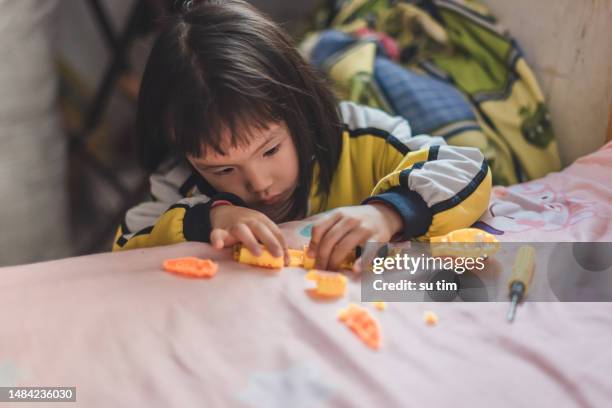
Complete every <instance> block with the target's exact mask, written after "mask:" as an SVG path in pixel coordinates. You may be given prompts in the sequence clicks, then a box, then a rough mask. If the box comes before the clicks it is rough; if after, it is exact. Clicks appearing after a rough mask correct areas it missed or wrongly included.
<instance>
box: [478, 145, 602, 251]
mask: <svg viewBox="0 0 612 408" xmlns="http://www.w3.org/2000/svg"><path fill="white" fill-rule="evenodd" d="M611 220H612V142H610V143H608V144H607V145H605V146H604V147H602V148H601V149H600V150H599V151H597V152H595V153H593V154H590V155H588V156H585V157H583V158H581V159H578V160H577V161H576V162H575V163H573V164H572V165H571V166H570V167H568V168H566V169H565V170H563V171H562V172H559V173H552V174H549V175H548V176H546V177H544V178H541V179H538V180H535V181H532V182H529V183H523V184H518V185H515V186H512V187H507V188H506V187H495V188H494V189H493V198H492V200H491V204H490V205H489V209H488V211H487V212H486V214H485V215H484V216H483V217H482V219H481V222H479V223H478V224H477V226H479V227H480V228H483V229H486V230H488V231H489V232H492V233H494V234H497V235H499V237H498V238H499V239H500V240H501V241H532V242H535V241H554V242H560V241H612V222H611Z"/></svg>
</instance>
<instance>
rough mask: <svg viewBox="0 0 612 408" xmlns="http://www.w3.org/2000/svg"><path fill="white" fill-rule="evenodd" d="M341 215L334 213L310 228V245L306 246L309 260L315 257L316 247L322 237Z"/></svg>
mask: <svg viewBox="0 0 612 408" xmlns="http://www.w3.org/2000/svg"><path fill="white" fill-rule="evenodd" d="M341 218H342V215H341V214H340V213H339V212H335V213H333V214H331V215H330V216H328V217H324V218H323V219H322V220H321V221H319V222H315V223H314V224H313V226H312V232H311V234H310V244H309V245H308V256H309V257H311V258H315V257H317V253H318V246H319V243H320V242H321V239H322V238H323V236H324V235H325V234H326V233H327V231H328V230H329V229H330V228H331V227H333V226H334V224H336V223H337V222H338V221H339V220H340V219H341Z"/></svg>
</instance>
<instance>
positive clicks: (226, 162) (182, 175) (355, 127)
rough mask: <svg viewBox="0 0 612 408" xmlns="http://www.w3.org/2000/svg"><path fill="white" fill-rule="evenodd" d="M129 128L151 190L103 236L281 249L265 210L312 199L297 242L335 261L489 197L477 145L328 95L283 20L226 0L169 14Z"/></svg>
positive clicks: (134, 242)
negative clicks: (419, 132) (417, 129)
mask: <svg viewBox="0 0 612 408" xmlns="http://www.w3.org/2000/svg"><path fill="white" fill-rule="evenodd" d="M138 135H139V136H138V137H139V145H140V147H141V152H140V153H141V157H142V158H143V159H144V164H145V166H146V167H147V168H149V169H151V170H155V172H154V173H153V175H152V176H151V200H150V201H148V202H145V203H142V204H140V205H138V206H136V207H134V208H132V209H131V210H129V211H128V212H127V214H126V216H125V220H124V222H123V223H122V224H121V226H120V228H119V231H118V233H117V239H116V241H115V243H114V245H113V249H114V250H120V249H131V248H140V247H148V246H156V245H166V244H172V243H177V242H182V241H201V242H210V243H211V244H212V245H213V247H215V248H218V249H220V248H223V247H227V246H230V245H233V244H235V243H238V242H241V243H243V244H244V245H245V246H246V247H247V248H249V249H250V250H251V251H252V252H254V253H256V254H259V253H260V252H261V249H260V245H259V243H261V244H263V245H264V246H265V247H266V248H267V249H268V250H269V251H270V252H271V253H273V254H274V255H277V256H281V255H282V254H283V251H284V252H285V255H286V245H285V241H284V238H283V235H282V234H281V231H280V229H279V227H278V225H277V224H278V223H281V222H284V221H289V220H295V219H302V218H305V217H309V216H312V215H314V214H320V213H323V212H324V213H323V214H320V215H319V216H317V217H316V218H314V219H313V224H314V225H313V229H312V239H311V242H310V246H309V252H310V255H311V256H314V257H315V258H316V259H317V268H320V269H336V268H337V267H338V265H339V264H340V263H341V262H342V260H344V259H345V257H346V256H347V255H348V254H349V253H350V252H351V251H352V250H353V249H354V248H355V247H357V246H359V245H363V244H364V243H365V242H366V241H378V242H389V241H391V240H408V239H411V238H419V237H421V238H427V237H431V236H436V235H441V234H445V233H447V232H450V231H452V230H454V229H457V228H463V227H467V226H469V225H471V224H472V223H473V222H474V221H476V220H477V219H478V217H479V216H480V215H481V214H482V213H483V212H484V210H485V209H486V207H487V204H488V202H489V194H490V189H491V175H490V171H489V169H488V166H487V164H486V161H485V160H484V158H483V155H482V154H481V153H480V151H479V150H478V149H473V148H460V147H450V146H447V145H446V144H445V143H444V141H443V140H442V139H440V138H434V137H429V136H412V135H411V132H410V127H409V125H408V123H407V122H406V121H405V120H403V119H402V118H398V117H391V116H388V115H387V114H385V113H383V112H382V111H378V110H374V109H370V108H366V107H362V106H358V105H355V104H353V103H348V102H343V103H340V104H337V102H336V101H335V100H334V96H333V94H332V93H331V91H330V90H329V89H328V88H327V87H326V85H325V83H324V82H323V80H322V79H321V78H319V77H318V76H317V75H316V74H315V72H313V70H312V68H311V67H310V66H309V65H308V64H307V63H306V62H305V61H304V60H303V59H302V57H301V56H300V55H299V54H298V52H297V50H296V49H295V47H294V46H293V45H292V43H291V41H290V40H289V38H288V36H287V34H286V33H284V32H283V31H282V30H281V29H280V28H279V27H277V26H276V25H275V24H273V23H272V22H271V21H269V20H268V19H266V18H265V17H264V16H262V15H261V14H259V13H258V12H257V11H256V10H255V9H253V8H252V7H251V6H249V5H248V4H247V3H245V2H243V1H239V0H232V1H224V2H222V3H221V2H214V1H207V2H203V3H201V4H199V5H197V6H192V7H191V8H190V9H189V10H186V11H185V12H184V13H183V14H182V15H180V16H178V17H176V18H175V19H174V20H172V21H170V23H169V25H168V27H167V29H166V30H165V31H164V32H163V33H162V34H161V35H160V37H159V38H158V39H157V41H156V43H155V45H154V47H153V49H152V51H151V55H150V56H149V60H148V62H147V66H146V69H145V72H144V76H143V80H142V85H141V89H140V96H139V101H138Z"/></svg>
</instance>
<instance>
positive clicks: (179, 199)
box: [113, 160, 211, 251]
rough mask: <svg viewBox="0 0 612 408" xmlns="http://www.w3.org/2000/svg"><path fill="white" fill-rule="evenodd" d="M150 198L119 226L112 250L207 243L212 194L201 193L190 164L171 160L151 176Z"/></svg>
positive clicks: (133, 210)
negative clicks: (210, 195)
mask: <svg viewBox="0 0 612 408" xmlns="http://www.w3.org/2000/svg"><path fill="white" fill-rule="evenodd" d="M150 183H151V191H150V199H149V201H147V202H144V203H141V204H139V205H137V206H136V207H133V208H131V209H130V210H129V211H128V212H127V213H126V214H125V217H124V219H123V221H122V222H121V225H120V226H119V228H118V231H117V234H116V236H115V241H114V242H113V251H120V250H125V249H134V248H146V247H153V246H159V245H169V244H175V243H178V242H184V241H201V242H207V241H208V240H209V235H210V230H211V228H210V197H208V196H206V195H204V194H200V193H199V192H198V190H197V186H196V183H195V182H194V178H193V176H192V171H191V169H190V167H189V166H188V165H187V164H185V162H183V161H176V160H174V161H169V162H166V163H164V164H162V166H160V168H159V169H158V171H156V172H155V173H154V174H153V175H151V177H150Z"/></svg>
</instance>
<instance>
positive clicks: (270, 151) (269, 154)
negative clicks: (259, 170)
mask: <svg viewBox="0 0 612 408" xmlns="http://www.w3.org/2000/svg"><path fill="white" fill-rule="evenodd" d="M279 150H280V144H277V145H276V146H274V147H273V148H272V149H270V150H268V151H266V152H265V153H264V156H266V157H269V156H274V155H275V154H276V153H278V151H279Z"/></svg>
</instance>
